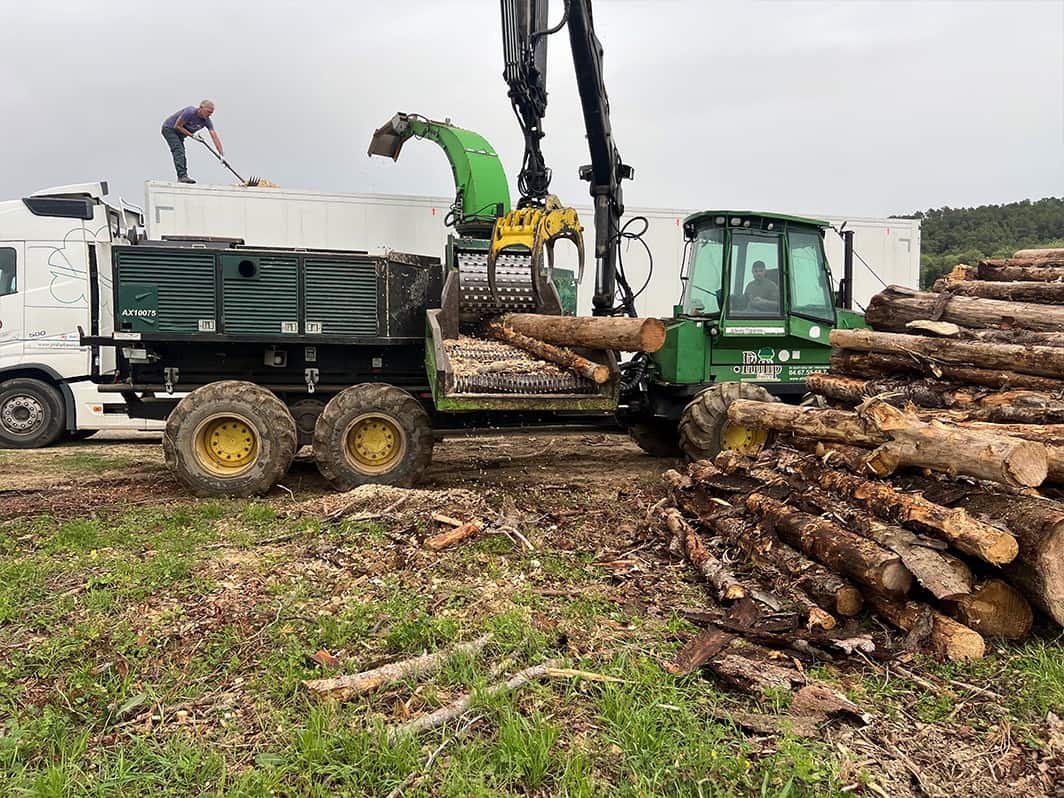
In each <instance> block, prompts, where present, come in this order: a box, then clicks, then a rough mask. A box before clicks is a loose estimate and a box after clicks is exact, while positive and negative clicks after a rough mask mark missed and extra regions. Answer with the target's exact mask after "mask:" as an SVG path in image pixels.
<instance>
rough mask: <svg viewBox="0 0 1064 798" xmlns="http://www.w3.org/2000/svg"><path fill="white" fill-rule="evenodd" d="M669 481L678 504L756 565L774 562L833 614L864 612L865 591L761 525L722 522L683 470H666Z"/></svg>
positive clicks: (849, 615)
mask: <svg viewBox="0 0 1064 798" xmlns="http://www.w3.org/2000/svg"><path fill="white" fill-rule="evenodd" d="M699 465H702V464H699ZM703 473H704V472H703ZM665 481H666V483H667V484H668V485H669V488H670V493H671V495H672V497H673V500H674V501H675V502H676V503H677V504H679V505H680V506H682V507H683V508H684V509H685V510H686V511H687V512H688V513H689V514H690V515H692V516H694V517H696V518H699V520H700V521H701V523H702V524H704V525H706V526H709V527H710V528H712V529H713V531H714V532H716V533H717V534H718V535H720V536H721V537H722V538H724V540H726V541H727V542H728V543H730V544H731V545H732V546H735V547H736V548H738V549H739V550H740V551H742V552H743V553H745V554H746V555H747V556H748V557H750V559H751V560H752V561H753V562H754V564H755V567H760V564H762V563H767V564H769V565H771V566H772V567H773V568H774V569H776V570H778V571H779V572H781V573H783V574H784V575H785V576H787V577H788V578H789V579H790V581H791V583H792V584H794V585H795V586H796V587H798V588H799V589H800V590H802V592H803V593H805V594H806V595H807V596H809V597H810V598H811V599H812V600H813V601H814V602H816V604H817V606H819V607H820V608H821V609H823V610H825V611H827V612H829V613H831V614H833V615H841V616H843V617H852V616H854V615H857V613H859V612H860V611H861V607H862V606H863V605H864V599H863V598H862V596H861V591H859V590H858V589H857V588H855V587H854V586H853V585H852V584H851V583H850V582H848V581H847V580H846V579H844V578H843V577H842V576H840V575H839V574H837V573H835V572H834V571H831V570H829V569H828V568H825V567H824V566H823V565H821V564H820V563H818V562H815V561H814V560H811V559H809V558H808V557H806V556H805V555H804V554H802V553H800V552H799V551H797V550H796V549H794V548H792V547H791V546H789V545H787V544H786V543H784V542H783V541H781V540H780V539H779V538H778V537H777V536H776V535H775V534H773V533H771V532H770V531H768V530H766V529H764V528H763V527H761V526H758V525H755V526H753V527H752V528H750V529H743V528H742V527H737V526H735V525H732V524H726V523H722V519H721V518H720V507H719V505H718V506H715V505H713V503H712V502H711V501H710V500H709V499H708V497H706V496H704V495H701V494H700V492H701V487H700V486H698V485H691V484H690V481H689V480H686V479H685V478H684V477H683V476H682V475H681V474H680V473H679V472H677V471H674V470H671V469H670V470H669V471H667V472H666V473H665ZM714 507H715V509H714Z"/></svg>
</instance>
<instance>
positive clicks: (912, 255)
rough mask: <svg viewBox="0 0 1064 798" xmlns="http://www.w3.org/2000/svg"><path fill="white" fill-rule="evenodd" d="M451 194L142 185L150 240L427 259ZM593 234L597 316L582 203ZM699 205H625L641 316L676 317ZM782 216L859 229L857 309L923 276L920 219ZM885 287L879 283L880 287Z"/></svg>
mask: <svg viewBox="0 0 1064 798" xmlns="http://www.w3.org/2000/svg"><path fill="white" fill-rule="evenodd" d="M451 202H452V198H449V197H410V196H396V195H389V194H326V193H321V192H316V191H300V190H292V189H278V188H243V187H240V186H214V185H205V184H195V185H186V184H182V183H170V182H161V181H149V182H147V183H146V185H145V216H146V219H147V232H148V236H149V237H150V238H153V239H160V238H162V237H164V236H213V237H222V238H240V239H243V240H244V241H245V242H246V243H248V244H251V245H255V246H267V247H306V248H315V249H365V250H370V251H374V250H384V249H395V250H400V251H404V252H414V253H418V254H422V255H440V256H442V254H443V249H444V242H445V241H446V238H447V234H448V233H449V232H451V230H450V229H449V228H447V227H445V226H444V223H443V221H444V217H445V216H446V215H447V211H448V210H449V208H450V205H451ZM575 207H576V209H577V211H578V212H579V213H580V217H581V219H582V221H583V223H584V225H585V227H586V228H588V231H587V239H588V241H587V249H588V253H587V257H588V263H587V273H586V274H585V278H584V282H583V284H582V285H581V286H580V289H579V293H578V304H577V309H578V312H580V313H589V312H590V310H591V294H592V292H593V289H594V274H593V271H594V258H593V254H594V252H593V245H592V243H591V242H592V241H593V238H594V235H593V233H592V231H591V230H590V228H591V226H592V218H593V214H592V209H591V206H590V205H576V206H575ZM695 210H700V209H688V210H683V209H662V208H634V207H628V208H626V213H625V217H626V219H627V218H630V217H633V216H645V217H646V218H647V220H648V221H649V223H650V226H649V229H648V230H647V233H646V235H645V237H644V240H645V241H646V243H647V245H648V246H649V247H650V249H651V252H652V253H653V255H654V279H653V280H652V281H651V283H650V285H649V286H648V287H647V289H646V291H645V292H644V293H643V294H642V295H641V296H640V298H639V300H638V301H637V307H638V309H639V312H640V315H645V316H670V315H672V307H673V305H674V304H675V303H676V302H678V301H679V298H680V290H681V289H680V280H679V273H680V266H681V262H682V259H683V250H684V241H683V231H682V229H681V225H682V222H683V219H684V217H685V216H687V215H688V214H689V213H692V212H694V211H695ZM759 210H780V212H783V213H792V214H795V215H798V216H809V217H812V218H815V219H824V220H825V221H829V222H831V223H832V224H834V225H836V226H841V225H842V223H843V222H846V223H847V228H848V229H850V230H853V231H855V233H856V235H855V236H854V248H855V250H856V251H857V252H858V253H859V254H860V255H861V257H863V258H864V260H865V261H867V262H868V264H869V265H870V266H871V267H872V268H873V269H874V270H875V272H876V274H878V276H879V277H878V279H877V278H876V277H875V276H874V275H873V274H872V273H871V272H870V271H869V270H868V268H866V267H865V266H864V265H863V264H862V263H861V262H860V260H857V259H856V258H855V264H854V292H853V293H854V299H855V301H856V303H857V304H858V308H860V307H863V306H864V305H866V304H867V303H868V300H869V299H870V298H871V297H872V295H873V294H875V293H876V292H877V291H879V290H880V289H881V288H882V287H883V285H884V284H886V285H890V284H897V285H906V286H911V287H916V286H918V285H919V280H920V222H919V221H918V220H915V219H874V218H863V217H862V218H854V217H846V216H839V215H837V214H828V215H823V214H819V213H809V212H807V211H806V210H803V209H798V210H794V209H769V208H762V209H759ZM825 242H826V249H827V256H828V262H829V263H830V264H831V268H832V272H833V274H834V277H835V280H836V282H837V281H838V279H839V278H840V277H841V276H842V239H841V238H840V237H839V236H837V235H835V234H834V233H832V232H831V231H828V234H827V237H826V239H825ZM556 254H557V255H558V256H559V257H558V261H557V265H558V266H560V267H573V266H575V250H573V249H572V248H571V247H570V246H569V245H568V244H567V243H565V242H562V243H560V244H558V246H557V253H556ZM621 256H622V258H623V261H624V265H625V268H626V271H627V274H628V279H629V282H630V283H631V284H632V287H633V288H634V289H638V288H639V287H640V286H642V285H643V283H644V282H645V280H646V276H647V257H646V253H645V251H644V250H643V248H642V247H640V246H639V245H638V244H631V243H629V244H625V245H624V246H623V247H622V252H621ZM881 281H882V282H881Z"/></svg>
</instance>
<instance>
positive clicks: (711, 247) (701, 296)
mask: <svg viewBox="0 0 1064 798" xmlns="http://www.w3.org/2000/svg"><path fill="white" fill-rule="evenodd" d="M723 276H724V230H723V229H720V228H716V229H709V230H700V231H699V232H698V236H697V237H696V238H695V239H694V241H693V242H691V254H690V255H689V256H688V259H687V285H686V286H685V287H684V296H683V312H684V313H685V314H686V315H688V316H719V315H720V303H721V298H722V295H723V283H722V281H723Z"/></svg>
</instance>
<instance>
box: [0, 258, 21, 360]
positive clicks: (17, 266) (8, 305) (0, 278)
mask: <svg viewBox="0 0 1064 798" xmlns="http://www.w3.org/2000/svg"><path fill="white" fill-rule="evenodd" d="M25 252H26V248H25V244H23V243H22V242H21V241H0V370H2V369H5V368H8V367H10V366H16V365H18V364H19V363H21V362H22V355H23V353H24V351H25V338H26V331H25V329H24V321H25V312H24V311H25V284H26V257H25Z"/></svg>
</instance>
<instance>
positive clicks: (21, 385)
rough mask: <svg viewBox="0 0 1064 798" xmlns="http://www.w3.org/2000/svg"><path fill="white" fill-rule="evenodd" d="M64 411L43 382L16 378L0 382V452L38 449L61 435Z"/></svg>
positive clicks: (49, 388) (57, 397) (60, 401)
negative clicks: (3, 450)
mask: <svg viewBox="0 0 1064 798" xmlns="http://www.w3.org/2000/svg"><path fill="white" fill-rule="evenodd" d="M65 426H66V410H65V409H64V407H63V397H62V396H61V395H60V394H59V391H58V390H56V389H55V388H53V387H52V386H51V385H49V384H48V383H46V382H43V381H41V380H35V379H32V378H30V377H15V378H14V379H10V380H5V381H3V382H0V449H39V448H41V447H42V446H51V445H52V444H53V443H55V442H56V441H57V440H59V438H60V436H62V434H63V430H64V428H65Z"/></svg>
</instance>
